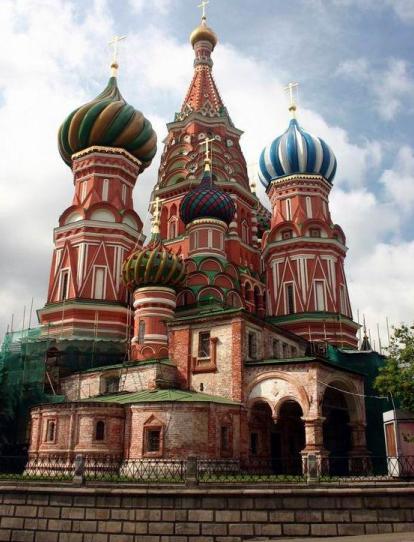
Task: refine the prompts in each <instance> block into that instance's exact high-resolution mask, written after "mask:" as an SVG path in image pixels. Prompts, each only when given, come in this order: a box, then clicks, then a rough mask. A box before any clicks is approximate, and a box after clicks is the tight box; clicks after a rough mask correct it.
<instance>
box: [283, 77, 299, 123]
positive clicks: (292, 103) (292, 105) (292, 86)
mask: <svg viewBox="0 0 414 542" xmlns="http://www.w3.org/2000/svg"><path fill="white" fill-rule="evenodd" d="M298 86H299V83H289V84H288V85H287V86H286V87H285V88H284V90H285V92H286V93H288V94H289V111H290V112H291V113H292V115H293V116H295V111H296V100H297V97H298ZM295 90H296V93H295ZM295 94H296V96H295Z"/></svg>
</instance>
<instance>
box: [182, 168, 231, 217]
mask: <svg viewBox="0 0 414 542" xmlns="http://www.w3.org/2000/svg"><path fill="white" fill-rule="evenodd" d="M235 212H236V208H235V206H234V203H233V200H232V199H231V197H230V196H229V195H228V194H227V193H226V192H223V190H220V189H219V188H217V187H216V186H215V185H214V184H213V180H212V178H211V172H210V170H209V169H208V168H206V170H205V171H204V175H203V178H202V180H201V183H200V184H199V185H198V186H197V187H196V188H194V189H193V190H190V191H189V192H188V193H187V194H186V196H185V197H184V198H183V199H182V201H181V204H180V217H181V220H182V221H183V222H184V224H185V225H187V224H189V223H190V222H192V221H193V220H196V219H197V218H215V219H217V220H221V221H223V222H225V223H226V224H230V222H231V221H232V220H233V217H234V213H235Z"/></svg>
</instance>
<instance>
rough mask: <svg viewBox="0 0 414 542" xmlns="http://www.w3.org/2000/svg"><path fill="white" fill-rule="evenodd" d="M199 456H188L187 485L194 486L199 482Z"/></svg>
mask: <svg viewBox="0 0 414 542" xmlns="http://www.w3.org/2000/svg"><path fill="white" fill-rule="evenodd" d="M197 470H198V469H197V458H196V457H195V456H192V455H191V456H189V457H187V461H186V464H185V477H184V479H185V485H186V486H187V487H193V486H196V485H197V484H198V472H197Z"/></svg>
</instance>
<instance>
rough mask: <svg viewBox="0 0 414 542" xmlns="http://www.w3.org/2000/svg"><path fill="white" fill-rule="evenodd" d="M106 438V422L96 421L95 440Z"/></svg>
mask: <svg viewBox="0 0 414 542" xmlns="http://www.w3.org/2000/svg"><path fill="white" fill-rule="evenodd" d="M104 439H105V422H103V421H99V422H97V423H96V428H95V440H104Z"/></svg>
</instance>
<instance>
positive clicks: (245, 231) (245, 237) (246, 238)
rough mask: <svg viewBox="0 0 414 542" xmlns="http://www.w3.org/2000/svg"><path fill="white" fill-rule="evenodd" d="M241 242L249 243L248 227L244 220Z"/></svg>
mask: <svg viewBox="0 0 414 542" xmlns="http://www.w3.org/2000/svg"><path fill="white" fill-rule="evenodd" d="M242 241H243V243H249V226H248V224H247V222H246V221H245V220H243V222H242Z"/></svg>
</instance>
